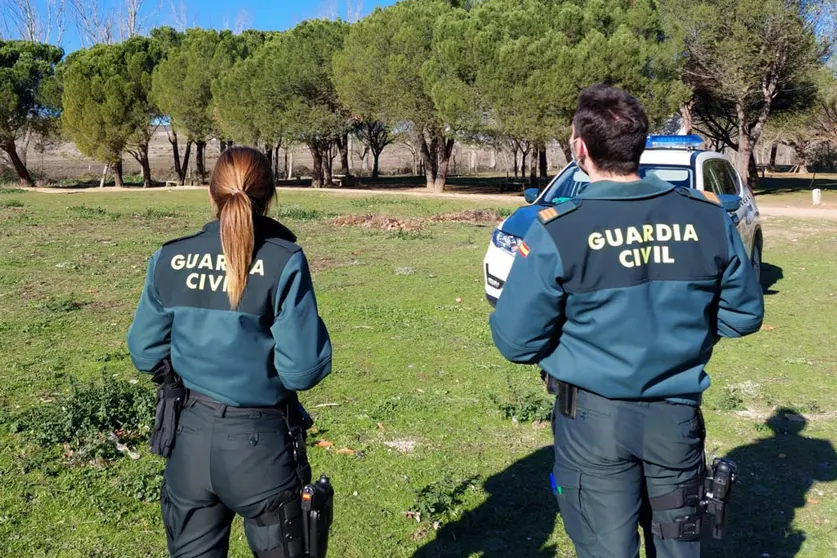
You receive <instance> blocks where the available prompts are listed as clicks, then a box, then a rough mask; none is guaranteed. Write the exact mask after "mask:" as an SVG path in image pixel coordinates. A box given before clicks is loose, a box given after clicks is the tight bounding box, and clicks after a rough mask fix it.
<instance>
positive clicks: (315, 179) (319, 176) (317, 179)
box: [308, 146, 323, 188]
mask: <svg viewBox="0 0 837 558" xmlns="http://www.w3.org/2000/svg"><path fill="white" fill-rule="evenodd" d="M308 149H309V151H311V159H313V161H314V162H313V164H312V165H311V187H312V188H322V187H323V153H322V151H321V150H320V148H319V147H314V146H309V148H308Z"/></svg>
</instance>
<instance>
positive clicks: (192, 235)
mask: <svg viewBox="0 0 837 558" xmlns="http://www.w3.org/2000/svg"><path fill="white" fill-rule="evenodd" d="M203 233H204V231H202V230H201V231H198V232H196V233H192V234H187V235H186V236H181V237H180V238H173V239H172V240H169V241H168V242H164V243H163V246H168V245H169V244H174V243H175V242H180V241H181V240H188V239H190V238H195V237H196V236H198V235H201V234H203Z"/></svg>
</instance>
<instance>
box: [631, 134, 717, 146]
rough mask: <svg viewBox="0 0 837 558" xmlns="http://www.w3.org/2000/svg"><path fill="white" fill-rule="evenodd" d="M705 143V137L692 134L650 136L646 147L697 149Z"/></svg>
mask: <svg viewBox="0 0 837 558" xmlns="http://www.w3.org/2000/svg"><path fill="white" fill-rule="evenodd" d="M702 145H703V138H702V137H700V136H698V135H695V134H690V135H687V136H648V139H647V140H646V141H645V149H697V148H698V147H700V146H702Z"/></svg>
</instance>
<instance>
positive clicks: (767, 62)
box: [661, 0, 824, 176]
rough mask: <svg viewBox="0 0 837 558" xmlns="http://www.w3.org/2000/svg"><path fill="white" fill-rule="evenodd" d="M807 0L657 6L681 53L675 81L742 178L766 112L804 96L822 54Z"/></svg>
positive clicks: (689, 1)
mask: <svg viewBox="0 0 837 558" xmlns="http://www.w3.org/2000/svg"><path fill="white" fill-rule="evenodd" d="M820 3H821V2H817V1H816V0H815V1H813V2H812V1H810V0H664V1H663V2H662V3H661V4H662V6H663V11H664V14H665V16H666V17H665V19H666V22H667V28H668V29H669V30H670V32H671V33H672V34H673V35H675V36H677V37H679V38H680V40H682V44H683V45H684V52H685V54H686V55H687V59H686V62H685V66H684V68H683V78H684V81H685V83H686V84H687V85H689V86H690V87H691V88H692V90H693V91H694V93H695V96H694V100H695V104H696V107H698V108H697V114H698V116H699V119H700V121H701V123H702V124H704V125H706V127H707V128H709V129H710V135H715V136H716V138H717V139H718V140H720V141H722V142H723V143H724V144H726V145H728V146H730V147H732V148H733V149H735V150H736V151H737V152H738V161H737V167H738V171H739V173H740V174H741V175H742V176H748V174H749V171H750V170H751V158H752V154H753V150H754V148H755V146H756V144H757V142H758V141H759V138H760V137H761V135H762V132H763V131H764V126H765V124H766V123H767V119H768V117H769V116H770V114H771V112H773V111H774V110H775V109H777V108H780V107H779V106H778V104H779V103H778V101H780V100H781V99H782V98H783V97H784V98H785V101H784V103H785V104H786V105H787V106H793V108H794V109H796V108H798V107H799V104H800V103H799V99H798V98H797V99H794V97H798V95H797V93H800V94H801V95H803V96H805V95H807V96H808V97H811V95H810V93H811V92H812V91H813V88H812V87H811V83H810V80H811V73H812V72H813V71H814V70H815V69H816V68H817V67H818V65H819V62H820V59H821V57H822V55H823V54H824V50H823V48H822V45H821V44H820V43H819V42H818V41H817V39H816V36H815V26H816V22H815V21H813V20H812V18H811V17H809V16H811V14H812V13H814V12H812V11H811V10H812V9H813V8H814V6H815V5H816V4H820Z"/></svg>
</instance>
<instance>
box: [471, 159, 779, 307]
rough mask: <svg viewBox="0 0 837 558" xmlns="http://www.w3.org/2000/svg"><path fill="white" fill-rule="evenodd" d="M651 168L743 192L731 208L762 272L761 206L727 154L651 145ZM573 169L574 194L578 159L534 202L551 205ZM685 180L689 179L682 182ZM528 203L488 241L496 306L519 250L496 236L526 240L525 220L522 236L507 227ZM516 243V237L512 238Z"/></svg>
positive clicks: (488, 280)
mask: <svg viewBox="0 0 837 558" xmlns="http://www.w3.org/2000/svg"><path fill="white" fill-rule="evenodd" d="M649 167H650V168H651V169H650V172H653V173H655V174H657V175H658V176H659V177H660V178H661V179H663V180H667V178H666V177H667V176H668V177H675V178H676V177H678V176H680V177H684V176H685V172H686V171H689V173H690V178H689V180H688V184H689V186H690V187H692V188H697V189H698V190H706V191H711V192H713V193H715V194H718V195H722V194H726V195H736V196H738V197H739V198H740V199H741V202H740V204H739V206H738V210H737V211H735V212H730V217H732V219H733V222H735V223H736V228H737V229H738V232H739V234H740V235H741V239H742V240H743V241H744V245H745V247H746V248H747V253H748V254H750V259H751V263H752V265H753V267H754V269H755V270H756V272H757V273H760V270H761V256H762V248H763V241H762V231H761V222H760V219H759V210H758V207H757V205H756V200H755V197H754V195H753V192H752V191H751V190H750V188H749V187H748V186H747V184H746V182H745V181H744V180H742V179H741V176H740V175H739V174H738V172H736V170H735V167H734V166H733V165H732V163H731V162H730V161H729V159H728V158H727V157H726V156H724V155H723V154H721V153H716V152H713V151H700V150H693V149H687V148H651V149H646V150H645V152H644V153H643V154H642V158H641V159H640V173H641V174H642V173H643V172H645V171H647V170H649ZM568 173H573V182H574V183H575V187H574V188H572V189H573V192H572V195H574V194H575V190H576V189H577V188H578V185H579V184H581V183H583V182H584V181H586V180H589V179H587V177H586V175H585V174H584V173H583V172H581V171H580V170H579V169H578V168H577V167H576V166H575V164H574V163H570V164H569V165H567V166H566V167H564V169H563V170H562V171H561V172H560V173H558V175H557V176H556V177H555V178H554V179H553V180H552V181H551V182H550V183H549V185H548V186H547V187H546V188H545V189H544V190H543V192H541V193H540V195H538V197H537V199H536V200H535V201H534V203H533V204H532V205H534V206H540V207H541V208H542V207H548V206H549V205H552V203H549V202H546V201H545V200H544V197H545V196H546V195H547V194H550V195H552V194H553V193H554V192H551V190H553V189H554V188H555V187H556V184H560V183H561V182H564V181H566V180H567V179H568V178H569V175H568ZM579 173H580V174H579ZM577 177H583V178H584V179H585V180H583V181H576V178H577ZM668 181H671V180H668ZM686 183H687V182H686V181H685V180H684V182H683V184H686ZM567 187H569V186H567ZM560 188H564V186H563V185H562V186H561V187H560ZM568 197H571V196H568ZM527 207H531V206H524V207H522V208H520V209H518V210H517V211H516V212H515V214H512V215H511V216H510V217H508V218H507V219H505V220H504V221H503V222H502V223H500V225H498V226H497V229H496V230H495V232H494V235H493V236H492V240H491V242H490V243H489V246H488V251H487V252H486V254H485V259H484V260H483V279H484V281H485V294H486V298H487V299H488V301H489V302H490V303H492V304H496V302H497V299H498V298H500V293H502V292H503V286H504V285H505V281H506V279H507V278H508V275H509V271H511V266H512V263H513V262H514V252H515V250H516V244H515V245H514V247H513V248H512V249H511V251H510V250H509V247H508V244H504V246H506V247H505V248H503V247H500V246H499V245H498V244H497V243H496V242H495V239H496V238H497V237H498V236H497V235H498V233H499V234H501V235H505V236H504V237H503V238H505V237H513V238H518V242H519V241H520V240H522V236H523V235H525V231H523V229H522V228H521V227H520V223H517V231H516V232H517V234H513V233H511V232H509V231H506V229H504V227H506V226H507V223H509V221H510V220H512V219H517V221H520V219H519V218H518V217H519V216H518V217H516V214H517V213H518V212H520V211H526V213H530V210H527V209H526V208H527ZM531 217H532V221H534V218H535V217H534V213H532V214H531ZM524 224H525V223H524ZM521 231H523V232H521ZM506 240H508V239H506ZM511 242H514V241H513V240H512V241H511Z"/></svg>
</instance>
